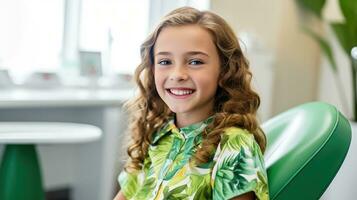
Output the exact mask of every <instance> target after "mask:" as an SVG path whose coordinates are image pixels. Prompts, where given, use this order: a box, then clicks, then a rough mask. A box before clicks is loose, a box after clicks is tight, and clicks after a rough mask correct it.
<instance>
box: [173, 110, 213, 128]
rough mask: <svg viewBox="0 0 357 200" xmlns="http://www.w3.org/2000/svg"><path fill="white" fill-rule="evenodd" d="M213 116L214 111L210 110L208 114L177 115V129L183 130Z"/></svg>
mask: <svg viewBox="0 0 357 200" xmlns="http://www.w3.org/2000/svg"><path fill="white" fill-rule="evenodd" d="M211 115H213V111H212V110H209V111H207V112H202V111H201V112H198V113H195V114H194V113H176V126H177V128H182V127H185V126H189V125H192V124H195V123H198V122H201V121H203V120H205V119H207V118H208V117H209V116H211Z"/></svg>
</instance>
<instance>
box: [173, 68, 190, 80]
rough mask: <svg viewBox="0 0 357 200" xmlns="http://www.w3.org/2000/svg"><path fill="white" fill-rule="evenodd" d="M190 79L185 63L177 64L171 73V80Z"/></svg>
mask: <svg viewBox="0 0 357 200" xmlns="http://www.w3.org/2000/svg"><path fill="white" fill-rule="evenodd" d="M187 79H188V73H187V69H186V67H185V66H184V65H179V66H175V67H174V68H173V70H172V72H171V73H170V80H172V81H184V80H187Z"/></svg>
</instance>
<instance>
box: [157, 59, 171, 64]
mask: <svg viewBox="0 0 357 200" xmlns="http://www.w3.org/2000/svg"><path fill="white" fill-rule="evenodd" d="M157 64H159V65H170V64H171V61H170V60H160V61H159V62H158V63H157Z"/></svg>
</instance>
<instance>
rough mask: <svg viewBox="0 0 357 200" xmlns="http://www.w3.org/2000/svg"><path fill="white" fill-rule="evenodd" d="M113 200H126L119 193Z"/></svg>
mask: <svg viewBox="0 0 357 200" xmlns="http://www.w3.org/2000/svg"><path fill="white" fill-rule="evenodd" d="M113 200H126V199H125V197H124V195H123V193H122V192H121V191H119V192H118V194H117V195H116V196H115V197H114V199H113Z"/></svg>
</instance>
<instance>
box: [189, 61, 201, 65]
mask: <svg viewBox="0 0 357 200" xmlns="http://www.w3.org/2000/svg"><path fill="white" fill-rule="evenodd" d="M189 64H190V65H202V64H204V63H203V62H202V61H200V60H190V62H189Z"/></svg>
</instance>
